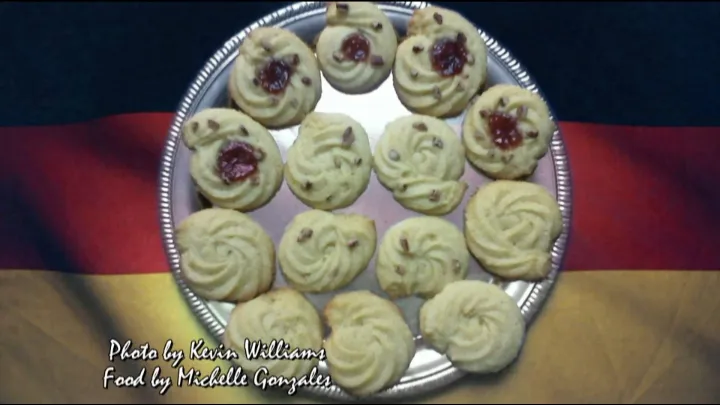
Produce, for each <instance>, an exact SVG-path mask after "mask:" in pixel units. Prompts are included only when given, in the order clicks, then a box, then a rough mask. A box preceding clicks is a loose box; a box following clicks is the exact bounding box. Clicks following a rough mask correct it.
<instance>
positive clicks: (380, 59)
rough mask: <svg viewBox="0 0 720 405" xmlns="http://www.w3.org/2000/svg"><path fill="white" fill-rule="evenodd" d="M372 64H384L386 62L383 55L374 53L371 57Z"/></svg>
mask: <svg viewBox="0 0 720 405" xmlns="http://www.w3.org/2000/svg"><path fill="white" fill-rule="evenodd" d="M370 64H371V65H373V66H382V65H384V64H385V61H384V60H383V57H382V56H380V55H373V56H371V57H370Z"/></svg>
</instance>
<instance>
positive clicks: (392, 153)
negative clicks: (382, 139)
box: [388, 149, 400, 162]
mask: <svg viewBox="0 0 720 405" xmlns="http://www.w3.org/2000/svg"><path fill="white" fill-rule="evenodd" d="M388 157H389V158H390V160H392V161H395V162H397V161H398V160H400V154H399V153H398V152H397V151H396V150H395V149H390V152H388Z"/></svg>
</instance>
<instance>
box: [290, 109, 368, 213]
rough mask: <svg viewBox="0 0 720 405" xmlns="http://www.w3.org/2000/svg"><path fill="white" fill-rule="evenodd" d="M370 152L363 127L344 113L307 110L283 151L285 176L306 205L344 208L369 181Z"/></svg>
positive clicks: (328, 208)
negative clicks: (293, 136)
mask: <svg viewBox="0 0 720 405" xmlns="http://www.w3.org/2000/svg"><path fill="white" fill-rule="evenodd" d="M371 172H372V152H371V151H370V141H369V140H368V136H367V133H366V132H365V129H363V127H362V126H361V125H360V124H359V123H358V122H357V121H355V120H354V119H352V118H350V117H348V116H347V115H345V114H337V113H319V112H313V113H310V114H309V115H308V116H307V117H306V118H305V119H304V120H303V122H302V124H301V125H300V132H299V134H298V137H297V138H296V139H295V142H294V143H293V145H292V146H291V147H290V149H289V150H288V153H287V162H286V164H285V177H286V178H287V183H288V186H290V190H291V191H292V192H293V194H295V196H296V197H297V198H299V199H300V200H301V201H302V202H303V203H305V204H306V205H308V206H310V207H312V208H316V209H322V210H332V209H339V208H345V207H347V206H349V205H351V204H352V203H354V202H355V200H357V199H358V197H360V195H362V193H363V192H364V191H365V189H366V188H367V185H368V183H369V182H370V173H371Z"/></svg>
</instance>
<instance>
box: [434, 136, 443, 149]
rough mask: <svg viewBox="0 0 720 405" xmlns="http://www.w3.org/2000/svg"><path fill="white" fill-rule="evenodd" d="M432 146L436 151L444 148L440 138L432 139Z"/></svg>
mask: <svg viewBox="0 0 720 405" xmlns="http://www.w3.org/2000/svg"><path fill="white" fill-rule="evenodd" d="M432 144H433V146H434V147H436V148H438V149H442V148H443V146H444V145H443V141H442V139H440V138H438V137H434V138H433V139H432Z"/></svg>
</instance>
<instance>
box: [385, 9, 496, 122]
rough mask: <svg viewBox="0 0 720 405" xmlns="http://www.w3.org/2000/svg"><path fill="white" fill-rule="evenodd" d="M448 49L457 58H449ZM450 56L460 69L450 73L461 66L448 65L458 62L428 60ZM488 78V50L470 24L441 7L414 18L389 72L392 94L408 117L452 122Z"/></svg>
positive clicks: (437, 59)
mask: <svg viewBox="0 0 720 405" xmlns="http://www.w3.org/2000/svg"><path fill="white" fill-rule="evenodd" d="M450 49H457V50H458V52H451V53H449V52H448V50H450ZM453 54H458V55H461V56H459V58H461V59H460V60H463V61H464V65H463V66H462V69H455V70H454V69H453V68H452V66H459V63H451V62H452V61H453V60H458V59H457V58H454V59H447V58H444V59H443V58H440V57H437V58H436V59H433V56H432V55H453ZM462 55H466V56H464V57H463V56H462ZM433 60H435V61H436V63H433ZM448 61H449V62H448ZM434 65H435V66H437V67H440V69H439V70H438V69H436V68H434V67H433V66H434ZM486 77H487V47H486V46H485V41H484V40H483V39H482V37H481V36H480V33H479V32H478V30H477V28H475V26H474V25H473V24H472V23H470V22H469V21H468V20H467V19H465V18H464V17H463V16H461V15H460V14H459V13H457V12H455V11H451V10H447V9H444V8H440V7H427V8H423V9H420V10H416V11H415V12H414V14H413V16H412V18H411V19H410V23H409V24H408V33H407V38H405V40H404V41H403V42H401V43H400V45H399V46H398V50H397V55H396V56H395V66H394V68H393V83H394V86H395V91H396V93H397V95H398V97H399V98H400V101H401V102H402V103H403V104H404V105H405V106H406V107H407V108H408V109H409V110H410V111H413V112H416V113H419V114H425V115H431V116H434V117H449V116H456V115H458V114H460V113H461V112H462V111H463V110H464V109H465V107H467V105H468V103H469V102H470V100H471V99H472V97H473V96H474V95H475V94H477V93H478V91H480V88H481V87H482V85H483V84H484V83H485V79H486Z"/></svg>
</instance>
